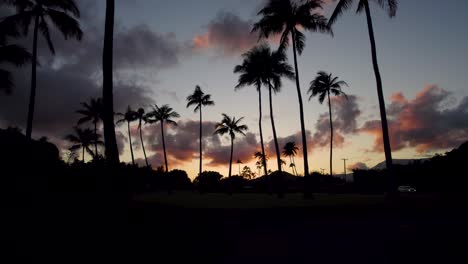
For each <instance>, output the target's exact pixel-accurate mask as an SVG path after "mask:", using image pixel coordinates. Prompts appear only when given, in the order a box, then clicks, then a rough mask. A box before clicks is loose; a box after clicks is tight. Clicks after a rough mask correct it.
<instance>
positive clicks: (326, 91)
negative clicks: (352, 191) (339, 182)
mask: <svg viewBox="0 0 468 264" xmlns="http://www.w3.org/2000/svg"><path fill="white" fill-rule="evenodd" d="M343 86H348V84H347V83H346V82H345V81H341V80H338V77H333V76H332V74H331V73H330V74H328V73H326V72H324V71H320V72H318V75H317V77H315V79H314V80H313V81H312V82H310V88H309V91H308V93H310V97H309V101H310V100H311V99H312V97H315V96H318V99H319V102H320V103H321V104H322V103H323V102H324V101H325V97H327V98H328V113H329V115H330V176H333V119H332V108H331V100H330V93H332V94H333V95H335V96H341V95H343V96H345V97H346V98H348V97H347V96H346V94H345V93H344V92H343V91H342V90H341V87H343Z"/></svg>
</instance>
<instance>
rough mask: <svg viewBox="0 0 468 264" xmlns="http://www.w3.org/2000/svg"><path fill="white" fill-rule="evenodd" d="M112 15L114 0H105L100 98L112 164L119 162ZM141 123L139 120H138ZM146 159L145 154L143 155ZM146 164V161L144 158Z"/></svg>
mask: <svg viewBox="0 0 468 264" xmlns="http://www.w3.org/2000/svg"><path fill="white" fill-rule="evenodd" d="M114 15H115V1H114V0H106V22H105V34H104V48H103V52H102V77H103V80H102V100H103V104H104V113H103V124H104V142H105V144H106V158H107V159H108V160H109V161H110V162H111V163H113V164H118V163H119V149H118V148H117V138H116V136H115V126H114V84H113V52H114ZM140 123H141V122H140ZM145 160H146V155H145ZM146 165H147V166H148V161H147V160H146Z"/></svg>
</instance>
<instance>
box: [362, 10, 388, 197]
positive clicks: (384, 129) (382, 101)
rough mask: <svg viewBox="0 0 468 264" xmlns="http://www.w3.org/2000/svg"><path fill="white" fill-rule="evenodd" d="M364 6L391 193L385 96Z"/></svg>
mask: <svg viewBox="0 0 468 264" xmlns="http://www.w3.org/2000/svg"><path fill="white" fill-rule="evenodd" d="M364 7H365V10H366V18H367V27H368V30H369V39H370V43H371V50H372V65H373V67H374V73H375V80H376V82H377V95H378V98H379V108H380V120H381V123H382V137H383V143H384V152H385V163H386V165H387V171H388V186H387V188H388V193H389V194H393V193H396V179H395V178H394V174H393V171H392V170H393V160H392V150H391V146H390V136H389V133H388V123H387V113H386V110H385V98H384V95H383V88H382V78H381V76H380V70H379V64H378V62H377V48H376V45H375V37H374V28H373V25H372V16H371V13H370V8H369V3H368V2H367V1H364Z"/></svg>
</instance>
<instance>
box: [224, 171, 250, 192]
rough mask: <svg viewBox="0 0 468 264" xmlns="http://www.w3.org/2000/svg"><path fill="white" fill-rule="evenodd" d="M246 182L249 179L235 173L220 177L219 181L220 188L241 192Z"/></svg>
mask: <svg viewBox="0 0 468 264" xmlns="http://www.w3.org/2000/svg"><path fill="white" fill-rule="evenodd" d="M248 184H249V181H248V180H247V179H245V178H243V177H241V176H237V175H234V176H232V177H228V178H224V179H221V181H220V185H221V188H222V190H223V191H225V192H227V193H234V192H242V191H244V187H246V186H247V185H248Z"/></svg>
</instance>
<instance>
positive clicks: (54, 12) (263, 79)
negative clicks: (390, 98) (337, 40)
mask: <svg viewBox="0 0 468 264" xmlns="http://www.w3.org/2000/svg"><path fill="white" fill-rule="evenodd" d="M334 1H335V2H337V5H336V7H335V9H334V11H333V13H332V15H331V17H330V18H329V19H328V20H327V18H326V17H324V16H323V14H322V13H321V12H319V11H318V10H319V9H321V8H322V5H323V1H322V0H304V1H295V0H269V1H268V2H267V3H266V5H265V7H264V8H262V9H261V10H260V11H259V12H258V15H259V16H260V17H261V18H260V20H259V21H257V22H256V23H255V24H254V26H253V28H252V32H258V33H259V36H260V40H261V39H268V38H270V37H271V36H275V35H279V36H280V43H279V48H278V50H276V51H272V50H271V49H270V48H269V47H268V46H267V45H266V44H262V45H260V46H259V47H255V48H253V49H252V50H251V51H249V52H247V53H246V54H244V56H243V57H244V62H243V63H242V64H241V65H238V66H236V68H235V69H234V72H235V73H239V74H240V76H239V83H238V85H237V86H236V88H240V87H243V86H246V85H252V86H254V87H255V88H256V89H257V91H258V94H259V112H260V118H259V129H260V140H261V154H262V155H263V157H265V148H264V144H263V131H262V125H261V117H262V109H261V87H262V86H265V87H266V88H267V89H268V91H269V101H270V116H271V125H272V132H273V137H274V141H275V152H276V158H277V163H278V170H279V171H281V165H282V162H281V158H280V150H279V147H278V142H277V135H276V128H275V122H274V118H273V106H272V100H271V97H272V93H273V92H274V93H276V92H278V91H279V90H280V88H281V78H283V77H285V78H288V79H295V83H296V90H297V96H298V106H299V117H300V118H299V119H300V125H301V139H302V156H303V159H304V162H303V164H304V175H305V176H307V175H308V174H309V163H308V149H307V140H306V127H305V116H304V109H303V108H304V106H303V101H302V91H301V86H300V78H299V67H298V55H301V54H302V52H303V50H304V48H305V38H306V37H305V34H304V32H305V31H310V32H320V33H326V34H333V33H332V29H331V26H332V25H333V24H334V23H335V22H336V20H337V18H338V17H339V16H340V15H341V14H342V13H343V12H344V11H346V10H348V9H350V8H351V7H352V4H353V3H357V13H362V12H365V14H366V19H367V26H368V31H369V39H370V44H371V54H372V63H373V68H374V73H375V78H376V84H377V94H378V99H379V107H380V114H381V124H382V134H383V141H384V142H383V143H384V150H385V158H386V164H387V168H389V169H391V168H392V157H391V149H390V140H389V134H388V125H387V118H386V111H385V100H384V96H383V88H382V80H381V75H380V71H379V67H378V61H377V52H376V43H375V37H374V28H373V23H372V17H371V12H370V3H371V2H372V3H374V4H377V5H378V6H380V7H382V8H383V9H384V10H385V11H387V13H388V15H389V16H390V17H393V16H395V14H396V10H397V0H334ZM1 4H2V5H5V4H6V5H9V6H12V7H14V8H15V9H16V13H15V14H14V15H11V16H9V17H7V18H3V19H2V20H1V21H0V51H1V56H0V62H7V63H10V64H14V65H18V66H21V65H23V64H25V63H26V62H28V61H31V64H32V75H31V91H30V97H29V110H28V119H27V128H26V136H27V138H28V139H30V138H31V134H32V127H33V118H34V106H35V94H36V68H37V64H38V62H37V58H38V55H37V44H38V37H39V35H41V36H43V37H44V39H45V40H46V42H47V44H48V47H49V49H50V51H51V52H52V54H54V53H55V48H54V45H53V42H52V40H51V36H50V33H49V27H50V26H51V25H54V26H55V27H56V28H57V29H58V30H59V31H60V32H61V33H62V35H63V36H64V37H65V39H68V38H74V39H78V40H81V38H82V35H83V32H82V31H81V29H80V24H79V21H78V18H79V17H80V11H79V9H78V7H77V5H76V3H75V1H74V0H6V1H2V2H1ZM114 13H115V0H106V19H105V35H104V47H103V63H102V65H103V90H102V114H101V119H102V121H103V127H104V142H105V156H106V158H107V159H108V160H109V161H110V162H112V163H114V164H116V163H118V162H119V153H118V148H117V141H116V135H115V124H114V105H113V67H112V63H113V35H114ZM31 27H32V28H33V38H32V39H33V43H32V54H30V53H29V52H28V51H27V50H25V49H24V48H22V47H19V46H17V45H12V44H9V42H8V40H9V38H12V37H19V36H21V35H27V34H28V33H29V29H30V28H31ZM290 44H292V51H293V58H294V67H291V66H289V64H287V61H286V60H287V58H286V55H285V51H286V50H287V48H288V47H289V45H290ZM7 51H8V52H7ZM10 51H11V52H10ZM10 55H11V56H10ZM0 81H1V83H0V88H1V89H4V90H6V91H8V90H9V89H11V88H12V86H13V83H12V80H11V74H10V73H9V72H8V71H6V70H3V69H0ZM327 81H329V82H328V83H327ZM344 84H345V83H344V82H341V81H337V79H335V78H332V76H331V75H330V74H325V73H322V72H321V73H319V76H317V78H316V79H315V80H314V81H312V83H311V87H310V91H311V93H312V96H314V95H318V96H319V101H320V102H323V101H324V99H325V97H328V98H329V95H330V93H332V94H334V95H341V94H342V92H341V89H340V88H341V86H342V85H344ZM193 95H194V97H193V98H191V99H190V100H189V104H188V106H191V105H195V106H196V108H195V111H200V131H201V124H202V119H201V115H202V113H201V109H202V106H207V105H210V104H212V101H211V100H210V98H209V97H208V98H206V97H205V98H203V96H201V95H200V92H199V94H195V93H194V94H193ZM168 108H169V107H168V106H167V108H164V106H163V107H161V108H159V107H157V106H156V107H155V109H153V113H154V111H162V110H172V109H170V108H169V109H168ZM128 110H130V109H128ZM140 110H142V109H139V111H137V112H136V113H137V116H138V117H137V119H138V120H139V124H140V126H139V127H140V136H141V124H142V121H145V122H150V121H151V122H160V123H161V128H162V133H161V135H162V137H164V131H163V130H164V123H168V124H173V123H175V122H172V119H171V118H175V117H177V116H178V115H174V114H176V113H175V112H172V114H171V112H170V111H169V112H168V113H167V112H166V113H162V112H159V113H160V114H161V115H159V116H157V115H153V117H152V119H147V116H146V115H145V114H144V111H141V112H140ZM329 110H330V116H331V105H330V101H329ZM123 117H124V120H125V121H127V122H128V123H129V122H131V121H130V119H131V118H130V115H128V116H126V115H125V114H124V116H123ZM127 119H128V120H127ZM241 120H242V118H240V119H235V118H231V117H229V116H227V115H223V120H222V122H221V123H220V124H219V126H217V129H216V131H218V133H220V134H224V133H229V135H230V136H231V142H233V141H234V135H235V134H236V133H241V134H242V133H243V131H245V130H246V129H247V127H244V126H242V125H239V124H238V122H239V121H241ZM93 122H94V119H93ZM330 122H331V117H330ZM229 125H236V126H237V128H236V129H234V127H229ZM331 129H332V124H331ZM94 134H95V140H94V141H95V143H94V145H95V152H96V155H97V141H98V139H97V137H96V134H97V133H96V128H95V133H94ZM200 137H201V132H200ZM332 138H333V136H331V144H330V145H332V142H333V139H332ZM162 141H163V148H164V149H165V143H164V140H162ZM201 144H202V140H201V138H200V171H201V167H202V165H201V164H202V153H201V152H202V151H201V150H202V146H201ZM331 153H332V151H330V154H331ZM132 156H133V155H132ZM145 156H146V154H145ZM145 160H147V159H146V158H145ZM330 160H331V159H330ZM132 162H134V160H132ZM230 163H232V157H231V162H230ZM262 163H263V164H262V167H263V168H264V171H265V173H266V172H267V167H266V159H265V158H264V159H263V160H262ZM330 163H331V162H330ZM165 165H166V170H167V167H168V166H167V158H166V155H165ZM230 167H231V166H230ZM331 167H332V165H331V164H330V173H331V171H332V168H331ZM230 171H231V170H230ZM390 179H391V180H393V177H390ZM389 186H390V191H393V189H394V188H395V186H394V182H393V184H392V183H391V184H390V185H389Z"/></svg>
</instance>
